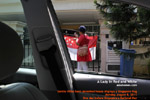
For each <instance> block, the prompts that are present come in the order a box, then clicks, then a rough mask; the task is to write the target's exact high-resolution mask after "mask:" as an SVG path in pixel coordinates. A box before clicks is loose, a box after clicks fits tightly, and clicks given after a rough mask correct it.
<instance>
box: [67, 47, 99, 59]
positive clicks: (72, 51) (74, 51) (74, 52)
mask: <svg viewBox="0 0 150 100" xmlns="http://www.w3.org/2000/svg"><path fill="white" fill-rule="evenodd" d="M89 50H90V53H91V57H92V60H95V59H96V47H92V48H90V49H89ZM68 51H69V54H70V58H71V60H72V61H77V49H74V48H69V47H68Z"/></svg>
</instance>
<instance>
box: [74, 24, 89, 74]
mask: <svg viewBox="0 0 150 100" xmlns="http://www.w3.org/2000/svg"><path fill="white" fill-rule="evenodd" d="M85 32H86V28H85V26H80V27H79V34H80V36H79V38H78V40H77V42H76V44H77V45H78V46H79V47H82V46H83V45H87V46H88V43H89V39H87V38H86V35H85ZM75 36H76V35H75ZM77 61H78V63H77V70H80V71H81V70H83V71H88V66H87V62H88V61H92V58H91V54H90V51H89V48H88V53H87V55H85V56H79V55H78V53H77Z"/></svg>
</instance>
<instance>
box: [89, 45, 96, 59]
mask: <svg viewBox="0 0 150 100" xmlns="http://www.w3.org/2000/svg"><path fill="white" fill-rule="evenodd" d="M90 53H91V57H92V60H95V59H96V47H92V48H90Z"/></svg>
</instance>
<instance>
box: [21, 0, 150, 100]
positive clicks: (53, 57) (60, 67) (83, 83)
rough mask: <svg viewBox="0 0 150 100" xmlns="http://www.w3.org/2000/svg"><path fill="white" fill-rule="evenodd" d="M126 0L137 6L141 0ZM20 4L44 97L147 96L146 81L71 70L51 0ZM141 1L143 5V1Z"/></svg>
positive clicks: (149, 83)
mask: <svg viewBox="0 0 150 100" xmlns="http://www.w3.org/2000/svg"><path fill="white" fill-rule="evenodd" d="M116 1H117V0H116ZM118 1H126V0H118ZM127 2H129V3H136V4H139V5H140V2H141V1H139V0H137V2H136V0H134V2H133V1H131V2H130V1H129V0H127ZM22 4H23V8H24V12H25V16H26V20H27V24H28V28H29V31H30V39H31V44H32V48H33V55H34V59H35V65H36V71H37V78H38V83H39V88H40V89H41V90H42V91H43V92H44V93H45V94H46V95H47V96H48V95H50V96H49V98H51V96H55V100H59V99H60V98H61V99H62V100H75V99H77V100H86V99H87V100H90V99H91V100H96V99H99V100H100V99H109V100H111V99H114V100H117V99H123V100H127V99H130V97H131V99H135V100H137V99H138V100H139V99H140V100H144V99H145V100H146V99H147V100H149V99H150V98H149V95H150V93H149V90H150V80H146V79H135V78H129V77H120V76H114V75H106V74H94V73H88V72H84V73H83V72H82V73H81V72H74V71H73V68H72V65H71V61H70V57H69V54H68V51H67V48H66V45H65V42H64V39H63V34H62V33H61V31H60V26H59V22H58V19H57V16H56V14H55V11H54V9H53V5H52V3H51V1H50V0H22ZM141 4H142V6H144V5H145V4H144V3H143V2H142V3H141ZM146 5H147V4H146ZM146 7H149V6H146ZM59 90H74V93H71V94H70V93H62V94H60V93H57V91H59ZM58 94H59V95H58ZM59 96H60V98H58V97H59ZM56 98H57V99H56ZM53 99H54V98H53Z"/></svg>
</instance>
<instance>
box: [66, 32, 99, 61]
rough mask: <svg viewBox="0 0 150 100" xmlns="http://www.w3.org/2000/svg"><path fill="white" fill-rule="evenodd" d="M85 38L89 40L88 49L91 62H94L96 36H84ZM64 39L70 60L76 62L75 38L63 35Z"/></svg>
mask: <svg viewBox="0 0 150 100" xmlns="http://www.w3.org/2000/svg"><path fill="white" fill-rule="evenodd" d="M86 38H87V39H89V40H90V41H89V44H88V47H89V50H90V54H91V57H92V60H95V59H96V44H97V38H98V36H86ZM64 39H65V41H66V45H67V47H68V51H69V54H70V58H71V60H73V61H77V50H78V45H76V37H72V36H67V35H64Z"/></svg>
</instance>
